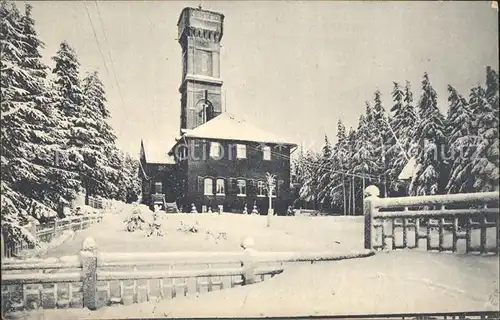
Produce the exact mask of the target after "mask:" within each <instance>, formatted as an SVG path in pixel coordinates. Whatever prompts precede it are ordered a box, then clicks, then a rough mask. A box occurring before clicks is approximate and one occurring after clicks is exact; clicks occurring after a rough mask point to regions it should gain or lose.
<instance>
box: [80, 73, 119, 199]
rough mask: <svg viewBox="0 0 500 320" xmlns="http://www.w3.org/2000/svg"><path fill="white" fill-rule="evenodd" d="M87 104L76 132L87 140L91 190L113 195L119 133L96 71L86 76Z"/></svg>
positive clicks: (86, 182) (85, 152)
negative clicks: (111, 121) (113, 160)
mask: <svg viewBox="0 0 500 320" xmlns="http://www.w3.org/2000/svg"><path fill="white" fill-rule="evenodd" d="M82 88H83V106H82V109H81V118H80V119H79V121H78V122H77V123H76V124H75V128H77V130H75V132H74V135H75V136H78V138H79V140H80V141H87V143H86V145H85V147H84V148H82V149H81V153H82V155H83V157H84V162H85V166H84V167H85V169H84V175H83V181H84V185H85V186H86V188H87V194H88V195H89V194H96V195H100V196H103V197H107V196H110V195H111V194H112V193H113V189H114V188H115V186H113V185H112V184H110V183H109V182H110V181H112V180H113V178H115V177H116V175H117V174H118V170H119V169H120V166H114V167H113V165H112V163H111V161H110V159H109V158H110V157H109V156H110V154H111V153H112V152H114V151H115V140H116V137H115V135H114V133H113V130H112V128H111V126H110V125H109V124H108V123H107V120H108V119H109V117H110V113H109V111H108V109H107V108H106V105H105V103H106V96H105V92H104V85H103V84H102V82H101V80H100V79H99V76H98V73H97V72H96V71H94V72H91V73H88V74H87V76H86V77H85V78H84V79H83V84H82Z"/></svg>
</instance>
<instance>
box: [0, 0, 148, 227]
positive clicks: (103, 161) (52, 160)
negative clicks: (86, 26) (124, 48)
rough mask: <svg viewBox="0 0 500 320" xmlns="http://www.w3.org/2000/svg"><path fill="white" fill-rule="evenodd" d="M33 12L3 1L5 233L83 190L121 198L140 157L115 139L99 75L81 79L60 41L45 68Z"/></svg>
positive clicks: (129, 190)
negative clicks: (48, 64)
mask: <svg viewBox="0 0 500 320" xmlns="http://www.w3.org/2000/svg"><path fill="white" fill-rule="evenodd" d="M31 11H32V7H31V5H30V4H26V5H25V7H24V13H21V12H20V11H19V9H18V7H17V6H16V4H15V3H14V2H11V1H5V0H4V1H2V2H1V8H0V21H1V43H0V50H1V59H0V61H1V201H2V203H1V205H2V206H1V214H2V229H3V230H2V231H5V230H7V229H8V230H10V231H8V232H10V233H16V232H17V233H19V232H21V231H19V228H18V227H19V225H21V224H23V223H25V222H26V219H27V218H28V217H29V216H33V217H35V218H37V219H40V220H43V219H44V217H47V216H54V211H55V210H57V209H58V208H60V205H61V203H69V202H70V201H71V200H72V199H74V196H75V194H76V193H77V192H79V191H82V190H84V191H86V194H87V196H88V195H94V196H102V197H105V198H113V199H119V200H123V201H125V200H127V199H128V200H130V199H133V198H134V197H137V193H138V192H139V191H138V190H139V183H138V181H137V170H138V162H137V161H136V160H135V159H133V158H132V157H131V156H130V155H128V154H125V153H123V152H121V151H120V150H119V149H118V148H117V146H116V144H115V140H116V136H115V134H114V132H113V129H112V128H111V126H110V125H109V123H108V120H109V118H110V113H109V111H108V109H107V107H106V95H105V90H104V86H103V84H102V82H101V80H100V79H99V75H98V73H97V72H96V71H93V72H89V73H87V74H85V75H84V76H83V77H82V75H81V74H80V63H79V62H78V59H77V55H76V53H75V51H74V50H73V49H72V48H71V47H70V45H69V44H68V43H67V42H65V41H63V42H62V43H61V45H60V47H59V50H58V51H57V52H56V53H55V55H54V56H53V57H52V60H53V63H54V65H53V67H52V69H51V70H50V69H49V67H48V66H47V65H45V64H44V63H43V62H42V56H41V54H40V49H41V48H43V46H44V44H43V42H42V41H41V40H40V38H39V37H38V35H37V32H36V28H35V21H34V20H33V18H32V14H31ZM19 235H21V234H19ZM21 236H22V235H21Z"/></svg>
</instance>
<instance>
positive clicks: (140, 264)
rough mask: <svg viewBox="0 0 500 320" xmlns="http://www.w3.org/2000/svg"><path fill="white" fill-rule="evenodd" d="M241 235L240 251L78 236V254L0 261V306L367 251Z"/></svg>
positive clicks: (135, 290)
mask: <svg viewBox="0 0 500 320" xmlns="http://www.w3.org/2000/svg"><path fill="white" fill-rule="evenodd" d="M252 246H253V241H248V240H245V241H243V243H242V248H243V250H242V251H240V252H168V253H163V252H159V253H155V252H150V253H145V252H141V253H106V252H98V251H97V245H96V244H95V242H93V240H92V239H90V238H87V239H85V240H84V243H83V248H82V250H81V251H80V253H79V255H75V256H69V257H61V258H58V259H56V258H52V259H44V260H29V261H24V262H20V261H9V262H2V310H4V311H8V312H11V311H19V310H26V309H28V310H29V309H33V308H38V307H43V308H68V307H70V308H75V307H76V308H78V307H86V308H89V309H92V310H94V309H97V308H100V307H102V306H105V305H112V304H131V303H139V302H144V301H151V300H157V299H172V298H175V297H176V296H186V295H197V294H199V293H204V292H210V291H213V290H221V289H224V288H232V287H235V286H241V285H248V284H253V283H256V282H260V281H264V280H265V279H268V278H270V277H273V276H275V275H277V274H279V273H281V272H283V263H285V262H300V261H307V262H313V261H324V260H329V261H331V260H339V259H349V258H358V257H367V256H371V255H373V251H371V250H365V251H362V252H354V253H348V254H335V253H332V252H318V253H305V254H304V253H297V252H259V251H256V250H254V249H253V248H252Z"/></svg>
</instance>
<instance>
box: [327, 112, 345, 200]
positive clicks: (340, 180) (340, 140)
mask: <svg viewBox="0 0 500 320" xmlns="http://www.w3.org/2000/svg"><path fill="white" fill-rule="evenodd" d="M347 144H348V141H347V135H346V129H345V126H344V124H343V123H342V121H341V120H339V121H338V123H337V143H336V144H335V147H334V150H333V154H334V156H333V163H332V169H333V170H332V174H331V176H330V184H331V186H330V198H331V200H332V204H333V205H335V206H336V207H338V208H340V210H344V209H345V210H346V209H347V208H344V206H345V205H346V202H347V199H346V196H347V194H346V191H347V190H346V175H345V173H346V172H347V171H348V170H349V169H348V168H349V165H348V163H349V159H348V158H347V156H348V152H349V150H348V145H347Z"/></svg>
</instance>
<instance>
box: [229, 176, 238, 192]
mask: <svg viewBox="0 0 500 320" xmlns="http://www.w3.org/2000/svg"><path fill="white" fill-rule="evenodd" d="M237 193H238V185H237V181H236V179H235V178H229V179H228V194H237Z"/></svg>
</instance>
